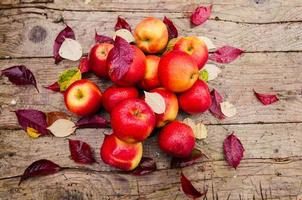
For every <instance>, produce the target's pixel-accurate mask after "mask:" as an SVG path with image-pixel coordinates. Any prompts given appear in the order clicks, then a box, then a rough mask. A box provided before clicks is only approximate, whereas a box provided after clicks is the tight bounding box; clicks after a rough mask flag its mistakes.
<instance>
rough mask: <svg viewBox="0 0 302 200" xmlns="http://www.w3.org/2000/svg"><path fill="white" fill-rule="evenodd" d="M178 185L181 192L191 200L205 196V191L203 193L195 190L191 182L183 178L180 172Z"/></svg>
mask: <svg viewBox="0 0 302 200" xmlns="http://www.w3.org/2000/svg"><path fill="white" fill-rule="evenodd" d="M180 183H181V189H182V191H183V192H184V193H185V194H186V195H187V196H188V197H190V198H192V199H197V198H199V197H202V196H204V195H206V194H207V190H205V191H204V192H203V193H201V192H199V191H198V190H196V188H195V187H194V186H193V185H192V183H191V181H190V180H189V179H188V178H187V177H185V175H184V174H183V173H182V172H181V174H180Z"/></svg>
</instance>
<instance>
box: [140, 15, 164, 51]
mask: <svg viewBox="0 0 302 200" xmlns="http://www.w3.org/2000/svg"><path fill="white" fill-rule="evenodd" d="M134 38H135V41H136V45H137V46H138V47H139V48H140V49H141V50H143V51H144V52H146V53H158V52H160V51H161V50H163V49H164V48H165V47H166V45H167V43H168V29H167V27H166V25H165V24H164V23H163V21H162V20H160V19H156V18H154V17H148V18H145V19H144V20H142V21H141V22H140V23H139V24H138V25H137V26H136V28H135V30H134Z"/></svg>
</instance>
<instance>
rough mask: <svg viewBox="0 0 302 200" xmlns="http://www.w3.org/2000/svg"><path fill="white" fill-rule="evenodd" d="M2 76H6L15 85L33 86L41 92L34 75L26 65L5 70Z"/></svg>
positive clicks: (2, 71)
mask: <svg viewBox="0 0 302 200" xmlns="http://www.w3.org/2000/svg"><path fill="white" fill-rule="evenodd" d="M1 76H6V77H7V78H8V80H9V81H10V82H12V83H13V84H15V85H33V86H35V88H36V89H37V91H38V92H39V90H38V87H37V82H36V79H35V76H34V74H33V73H32V72H31V71H30V70H29V69H28V68H27V67H26V66H24V65H17V66H13V67H9V68H6V69H3V70H1Z"/></svg>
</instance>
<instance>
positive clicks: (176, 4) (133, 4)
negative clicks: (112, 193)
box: [0, 0, 302, 23]
mask: <svg viewBox="0 0 302 200" xmlns="http://www.w3.org/2000/svg"><path fill="white" fill-rule="evenodd" d="M21 2H22V3H20V0H18V1H17V0H4V1H1V2H0V8H14V7H15V8H18V7H26V6H28V7H30V6H39V7H41V8H42V7H43V8H45V9H64V10H77V11H88V10H89V11H111V12H113V11H117V12H138V11H139V12H157V13H174V12H180V13H184V14H185V15H189V14H190V13H191V12H192V11H193V10H194V9H195V7H197V6H198V5H200V4H203V5H207V4H213V14H212V16H211V19H215V18H219V19H221V20H228V21H236V22H244V23H274V22H286V21H301V20H302V14H301V13H302V12H301V11H302V4H301V1H299V0H291V1H283V0H274V1H262V0H261V1H259V0H251V1H246V0H229V1H224V0H203V1H199V0H189V1H186V0H176V1H175V0H168V1H161V0H152V1H149V0H143V1H136V0H128V1H120V0H117V1H100V0H92V1H91V2H90V3H89V4H85V3H84V2H85V1H84V0H73V1H70V0H56V1H53V0H23V1H21ZM30 2H31V3H30ZM38 2H41V4H37V3H38ZM51 2H53V3H51ZM44 3H48V4H44Z"/></svg>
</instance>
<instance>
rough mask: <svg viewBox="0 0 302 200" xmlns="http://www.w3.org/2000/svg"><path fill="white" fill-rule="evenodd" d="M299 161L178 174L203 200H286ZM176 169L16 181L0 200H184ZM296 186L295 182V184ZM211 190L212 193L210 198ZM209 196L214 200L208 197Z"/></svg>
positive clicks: (2, 187) (2, 185)
mask: <svg viewBox="0 0 302 200" xmlns="http://www.w3.org/2000/svg"><path fill="white" fill-rule="evenodd" d="M301 164H302V161H301V157H300V158H299V159H295V160H291V161H290V162H272V161H271V160H266V159H259V160H258V159H256V160H244V161H243V162H242V163H241V166H240V167H239V168H238V169H237V170H230V168H229V167H228V166H226V165H225V163H224V161H215V162H211V163H206V164H197V165H195V166H194V167H188V168H185V169H184V170H183V173H184V174H185V175H186V176H187V177H188V178H189V179H190V180H191V181H192V183H193V184H194V186H195V187H196V188H197V189H198V190H200V191H202V190H203V189H204V187H207V188H208V189H209V192H208V194H207V198H208V199H212V198H213V199H215V198H214V197H216V196H218V197H219V199H227V197H228V196H229V195H230V194H231V198H230V199H239V195H241V197H242V198H243V199H252V198H253V195H254V196H255V198H256V199H260V198H261V192H260V184H261V186H262V193H263V196H264V197H265V196H266V195H267V196H268V197H269V198H270V199H289V197H292V198H293V199H295V197H296V196H297V195H299V194H301V192H302V191H301V178H302V168H301ZM179 174H180V170H179V169H169V170H161V171H157V172H154V173H152V174H150V175H146V176H141V177H136V176H131V175H127V174H118V173H114V172H108V173H106V172H98V171H91V170H87V169H86V170H79V169H70V170H65V171H62V172H60V173H58V174H55V175H50V176H46V177H39V178H34V179H32V180H29V181H26V182H24V183H23V184H22V185H21V186H18V181H19V178H18V177H16V178H9V179H2V180H0V198H1V199H32V198H34V199H42V200H44V199H45V200H49V199H124V197H125V199H148V200H149V199H152V200H153V199H188V198H187V197H186V196H185V195H184V194H183V193H182V192H181V189H180V183H179ZM297 180H300V181H297ZM212 185H213V190H214V193H212ZM213 194H214V195H213Z"/></svg>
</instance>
